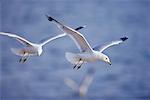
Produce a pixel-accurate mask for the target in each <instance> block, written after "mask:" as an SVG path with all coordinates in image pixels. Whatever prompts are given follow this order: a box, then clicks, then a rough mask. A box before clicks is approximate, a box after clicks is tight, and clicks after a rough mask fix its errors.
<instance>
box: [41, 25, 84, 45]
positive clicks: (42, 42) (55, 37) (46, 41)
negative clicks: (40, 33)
mask: <svg viewBox="0 0 150 100" xmlns="http://www.w3.org/2000/svg"><path fill="white" fill-rule="evenodd" d="M84 27H85V26H80V27H77V28H76V29H75V30H80V29H82V28H84ZM66 35H67V34H66V33H63V34H59V35H57V36H54V37H48V38H45V39H43V40H41V41H40V44H41V45H45V44H47V43H48V42H51V41H53V40H56V39H58V38H61V37H64V36H66Z"/></svg>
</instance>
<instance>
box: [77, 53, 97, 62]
mask: <svg viewBox="0 0 150 100" xmlns="http://www.w3.org/2000/svg"><path fill="white" fill-rule="evenodd" d="M78 56H79V57H80V58H81V59H82V60H83V61H85V62H95V61H97V60H98V59H97V58H96V56H95V55H94V54H88V53H83V54H78Z"/></svg>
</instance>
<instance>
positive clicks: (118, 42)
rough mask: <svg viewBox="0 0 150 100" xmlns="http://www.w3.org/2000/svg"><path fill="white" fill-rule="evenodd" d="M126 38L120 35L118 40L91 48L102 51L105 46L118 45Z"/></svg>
mask: <svg viewBox="0 0 150 100" xmlns="http://www.w3.org/2000/svg"><path fill="white" fill-rule="evenodd" d="M127 39H128V38H127V37H122V38H120V40H117V41H112V42H111V43H109V44H106V45H104V46H102V47H100V46H96V47H94V48H93V50H99V51H100V52H103V51H104V50H106V49H107V48H109V47H112V46H115V45H118V44H120V43H122V42H124V41H126V40H127Z"/></svg>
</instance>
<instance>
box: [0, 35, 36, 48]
mask: <svg viewBox="0 0 150 100" xmlns="http://www.w3.org/2000/svg"><path fill="white" fill-rule="evenodd" d="M0 35H5V36H9V37H12V38H15V39H16V40H18V41H19V42H20V43H22V44H23V45H25V46H32V44H33V43H31V42H30V41H28V40H26V39H25V38H22V37H20V36H18V35H15V34H12V33H5V32H0Z"/></svg>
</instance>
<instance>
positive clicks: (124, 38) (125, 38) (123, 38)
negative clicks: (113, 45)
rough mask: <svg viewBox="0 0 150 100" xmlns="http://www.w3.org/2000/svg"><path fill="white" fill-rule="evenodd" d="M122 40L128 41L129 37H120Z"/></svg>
mask: <svg viewBox="0 0 150 100" xmlns="http://www.w3.org/2000/svg"><path fill="white" fill-rule="evenodd" d="M120 39H121V40H122V41H126V40H127V39H128V37H126V36H125V37H122V38H120Z"/></svg>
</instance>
